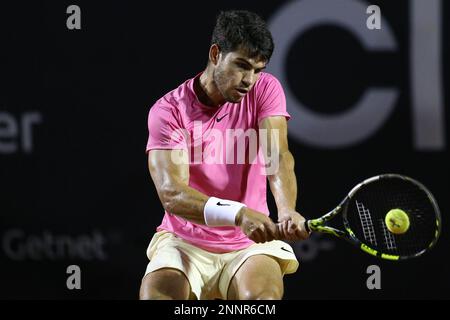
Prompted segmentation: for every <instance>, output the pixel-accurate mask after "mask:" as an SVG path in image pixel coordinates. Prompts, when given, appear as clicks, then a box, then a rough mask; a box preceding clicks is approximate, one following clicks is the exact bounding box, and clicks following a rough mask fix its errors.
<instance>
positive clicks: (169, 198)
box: [163, 184, 209, 224]
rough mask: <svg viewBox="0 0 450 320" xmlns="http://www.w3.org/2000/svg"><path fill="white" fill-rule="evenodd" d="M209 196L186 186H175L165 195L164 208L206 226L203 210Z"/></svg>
mask: <svg viewBox="0 0 450 320" xmlns="http://www.w3.org/2000/svg"><path fill="white" fill-rule="evenodd" d="M208 199H209V196H207V195H205V194H204V193H201V192H200V191H198V190H195V189H194V188H191V187H189V186H187V185H184V184H179V185H177V186H174V187H173V188H172V189H171V190H167V191H166V192H165V194H164V200H163V205H164V208H165V209H166V210H167V211H168V212H170V213H172V214H175V215H177V216H180V217H182V218H184V219H186V220H189V221H192V222H194V223H200V224H206V223H205V218H204V215H203V209H204V207H205V203H206V201H208Z"/></svg>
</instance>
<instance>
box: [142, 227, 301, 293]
mask: <svg viewBox="0 0 450 320" xmlns="http://www.w3.org/2000/svg"><path fill="white" fill-rule="evenodd" d="M260 254H264V255H268V256H272V257H274V258H275V260H277V261H278V263H279V264H280V268H281V272H282V274H283V275H285V274H290V273H294V272H295V271H297V268H298V265H299V263H298V260H297V258H296V256H295V254H294V253H293V249H292V247H291V246H290V245H289V244H287V243H285V242H283V241H279V240H274V241H270V242H265V243H255V244H253V245H251V246H250V247H248V248H246V249H243V250H238V251H232V252H228V253H213V252H209V251H206V250H203V249H200V248H198V247H196V246H194V245H192V244H190V243H188V242H186V241H184V240H183V239H181V238H180V237H178V236H176V235H175V234H173V233H171V232H168V231H160V232H157V233H155V235H154V236H153V238H152V240H151V241H150V245H149V246H148V249H147V257H148V258H149V260H150V262H149V264H148V266H147V269H146V271H145V275H147V274H148V273H150V272H153V271H156V270H158V269H162V268H173V269H177V270H180V271H182V272H183V273H184V274H185V276H186V278H187V279H188V281H189V284H190V286H191V298H194V296H195V298H197V299H200V300H204V299H207V300H212V299H223V300H225V299H227V294H228V287H229V285H230V282H231V280H232V278H233V276H234V274H235V273H236V272H237V270H238V269H239V267H240V266H241V265H242V264H243V263H244V262H245V260H247V259H248V258H249V257H251V256H254V255H260ZM145 275H144V276H145ZM193 295H194V296H193Z"/></svg>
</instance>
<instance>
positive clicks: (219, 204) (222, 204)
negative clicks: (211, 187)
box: [217, 201, 230, 206]
mask: <svg viewBox="0 0 450 320" xmlns="http://www.w3.org/2000/svg"><path fill="white" fill-rule="evenodd" d="M217 205H218V206H229V205H230V204H228V203H220V201H219V202H217Z"/></svg>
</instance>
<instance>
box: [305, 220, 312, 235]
mask: <svg viewBox="0 0 450 320" xmlns="http://www.w3.org/2000/svg"><path fill="white" fill-rule="evenodd" d="M305 230H306V231H308V233H311V228H310V227H309V220H305Z"/></svg>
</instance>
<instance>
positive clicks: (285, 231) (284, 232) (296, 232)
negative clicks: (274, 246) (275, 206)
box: [276, 210, 310, 241]
mask: <svg viewBox="0 0 450 320" xmlns="http://www.w3.org/2000/svg"><path fill="white" fill-rule="evenodd" d="M305 221H306V219H305V218H304V217H303V216H302V215H301V214H300V213H298V212H297V211H295V210H286V211H282V212H278V223H277V225H276V226H277V233H278V239H279V240H288V241H296V240H306V239H308V238H309V235H310V233H309V232H308V231H306V229H305Z"/></svg>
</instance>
